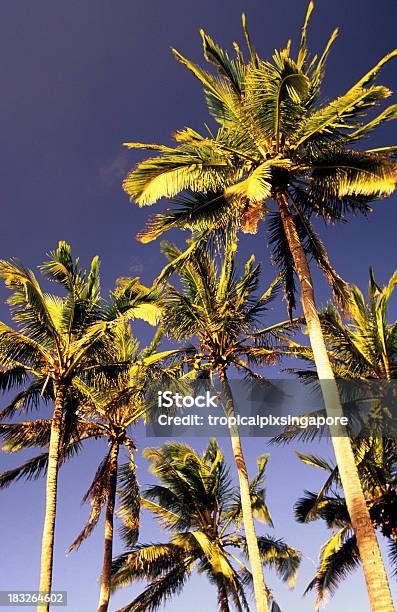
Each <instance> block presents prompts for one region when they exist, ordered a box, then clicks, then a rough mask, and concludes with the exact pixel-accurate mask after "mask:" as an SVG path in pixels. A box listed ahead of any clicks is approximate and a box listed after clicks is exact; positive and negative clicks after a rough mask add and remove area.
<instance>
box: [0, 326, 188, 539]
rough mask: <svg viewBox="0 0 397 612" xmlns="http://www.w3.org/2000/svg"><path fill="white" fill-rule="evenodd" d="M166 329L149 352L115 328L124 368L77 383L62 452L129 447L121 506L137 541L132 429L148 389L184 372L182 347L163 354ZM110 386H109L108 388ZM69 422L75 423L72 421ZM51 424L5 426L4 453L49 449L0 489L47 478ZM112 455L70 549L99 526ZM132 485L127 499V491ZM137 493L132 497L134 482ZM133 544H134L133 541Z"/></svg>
mask: <svg viewBox="0 0 397 612" xmlns="http://www.w3.org/2000/svg"><path fill="white" fill-rule="evenodd" d="M162 335H163V333H162V330H161V328H158V330H157V331H156V333H155V335H154V337H153V340H152V342H151V343H150V344H149V345H148V346H147V347H144V348H141V347H140V346H139V343H138V342H137V341H136V340H135V338H134V337H133V335H132V333H131V328H130V326H129V324H128V323H127V322H126V321H123V322H122V323H119V324H118V326H117V328H116V329H115V330H114V344H113V348H112V351H113V352H112V361H113V363H115V364H122V370H120V372H119V373H118V375H117V377H116V378H115V379H113V378H108V379H107V380H106V381H104V380H103V378H102V377H99V379H98V380H96V379H95V378H93V379H92V380H91V384H90V385H89V384H87V383H86V382H84V381H83V380H81V379H75V380H74V385H73V388H72V389H71V392H70V393H69V394H68V395H67V397H66V406H65V419H64V427H63V429H62V443H61V448H60V463H61V464H62V463H64V462H65V461H66V460H68V459H70V458H73V457H74V456H75V455H76V454H78V453H79V452H80V451H81V450H82V447H83V444H84V443H85V442H86V441H87V440H90V439H100V438H102V439H104V440H106V441H107V442H108V443H109V445H110V447H111V446H112V445H113V444H114V443H118V444H119V445H123V444H124V445H125V446H126V447H127V449H128V451H129V461H128V462H127V463H125V464H122V465H120V466H119V469H118V472H119V482H120V488H119V492H120V507H119V512H120V514H122V515H123V520H124V522H128V525H129V537H130V538H132V537H133V533H132V526H133V525H135V528H136V535H135V541H136V539H137V536H138V525H139V499H140V496H139V487H138V483H137V480H136V474H135V464H134V451H135V450H136V448H135V444H134V441H133V438H132V437H131V436H132V427H133V426H135V425H136V423H137V422H138V420H139V419H143V418H144V416H145V411H146V406H145V393H146V389H147V387H148V386H149V385H150V384H151V383H152V382H153V381H158V380H159V379H160V378H161V377H164V378H166V379H167V380H170V379H171V378H172V377H173V376H177V375H178V374H179V369H180V366H179V363H178V362H174V361H173V358H174V357H176V356H177V355H178V353H179V349H172V350H167V351H158V350H157V349H158V347H159V344H160V342H161V340H162ZM106 382H107V384H105V383H106ZM69 421H70V422H69ZM50 433H51V420H50V419H36V420H33V421H25V422H14V423H0V438H2V440H3V441H4V445H3V447H2V449H3V450H4V451H6V452H19V451H21V450H25V449H27V448H41V449H46V450H45V452H43V453H41V454H40V455H38V456H36V457H33V458H32V459H29V460H28V461H27V462H26V463H24V464H22V465H21V466H19V467H17V468H13V469H11V470H8V471H6V472H3V473H1V474H0V488H3V487H6V486H9V485H10V484H11V483H12V482H14V481H15V480H19V479H21V478H27V479H32V478H34V479H36V478H38V477H40V476H43V475H44V474H45V473H46V470H47V464H48V446H49V442H50ZM110 455H111V452H110V450H109V452H108V453H107V454H106V456H105V457H104V459H103V460H102V461H101V463H100V465H99V466H98V469H97V471H96V474H95V476H94V479H93V482H92V484H91V485H90V487H89V490H88V491H87V493H86V494H85V496H84V498H83V502H89V503H91V506H92V510H91V514H90V516H89V519H88V522H87V524H86V526H85V527H84V529H83V530H82V532H81V533H80V534H79V536H78V537H77V538H76V540H75V542H74V543H73V544H72V546H71V547H70V549H69V550H70V551H71V550H74V549H76V548H78V547H79V546H80V545H81V543H82V542H83V541H84V540H85V539H86V538H87V537H88V536H89V535H90V533H91V532H92V530H93V529H94V527H95V526H96V525H97V523H98V520H99V518H100V514H101V511H102V509H103V507H104V505H105V503H106V499H107V496H108V493H109V471H110V468H111V465H110ZM126 482H128V489H129V493H128V495H125V494H124V493H123V487H124V484H125V483H126ZM134 483H135V486H134V494H132V489H133V484H134ZM131 545H132V541H131Z"/></svg>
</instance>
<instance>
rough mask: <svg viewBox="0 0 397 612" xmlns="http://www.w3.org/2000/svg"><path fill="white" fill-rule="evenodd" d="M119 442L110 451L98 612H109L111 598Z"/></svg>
mask: <svg viewBox="0 0 397 612" xmlns="http://www.w3.org/2000/svg"><path fill="white" fill-rule="evenodd" d="M118 455H119V443H118V442H114V443H113V445H112V448H111V451H110V473H109V494H108V501H107V506H106V516H105V545H104V551H103V565H102V576H101V591H100V594H99V603H98V612H107V610H108V607H109V599H110V583H111V570H112V556H113V522H114V509H115V504H116V489H117V462H118Z"/></svg>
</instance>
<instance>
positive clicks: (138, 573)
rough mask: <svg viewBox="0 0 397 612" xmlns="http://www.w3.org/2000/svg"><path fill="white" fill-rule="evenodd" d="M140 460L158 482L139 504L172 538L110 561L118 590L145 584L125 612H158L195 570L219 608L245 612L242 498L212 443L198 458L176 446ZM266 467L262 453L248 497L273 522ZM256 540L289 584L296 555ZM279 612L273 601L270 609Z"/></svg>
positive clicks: (268, 561)
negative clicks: (214, 591) (212, 590)
mask: <svg viewBox="0 0 397 612" xmlns="http://www.w3.org/2000/svg"><path fill="white" fill-rule="evenodd" d="M145 455H146V457H147V458H148V459H149V461H150V464H151V468H152V471H153V473H154V474H155V475H156V476H157V478H158V479H159V480H160V484H155V485H153V486H151V487H149V488H148V489H147V490H146V491H145V492H144V494H143V498H144V499H143V500H142V504H143V506H144V507H145V508H146V509H148V510H150V511H151V512H152V513H153V514H154V515H155V517H156V518H157V519H158V521H159V522H160V524H161V526H162V527H163V528H164V529H165V530H166V531H167V532H168V533H169V534H170V540H169V542H167V543H161V544H144V545H138V546H136V547H135V548H133V549H132V550H129V551H127V552H125V553H123V554H122V555H120V556H119V557H118V558H116V560H115V561H114V563H113V575H114V577H113V584H114V587H115V588H118V587H121V586H125V585H128V584H130V583H131V581H133V580H137V579H146V580H148V581H149V582H150V583H149V586H148V587H147V588H146V589H145V591H144V592H143V593H142V594H141V595H139V596H138V597H137V598H136V599H135V600H134V601H133V602H132V603H131V604H129V605H128V606H125V607H124V608H123V609H122V610H123V612H127V611H128V610H135V611H136V612H138V611H139V610H142V611H143V610H157V609H158V608H159V607H160V606H161V605H162V604H163V603H164V602H165V601H166V600H167V599H168V598H169V597H171V596H172V595H174V594H175V593H177V592H179V591H180V590H181V589H182V588H183V586H184V584H185V582H186V581H187V580H188V578H189V576H190V575H191V574H192V572H193V570H194V569H196V570H198V571H199V572H200V573H202V574H204V575H206V576H207V578H208V579H209V580H210V582H211V583H213V584H214V585H215V586H216V587H217V590H218V602H219V606H220V610H222V611H226V610H229V609H230V608H229V603H231V604H232V605H234V606H235V608H236V609H237V610H249V604H248V601H247V593H246V587H247V585H249V584H250V582H251V580H252V577H251V574H250V572H249V570H248V569H247V567H246V565H245V562H244V559H245V557H246V542H245V537H244V535H243V534H242V532H241V525H240V524H241V503H240V497H239V494H238V491H237V490H236V488H235V487H234V486H233V483H232V480H231V478H230V476H229V470H228V468H227V465H226V463H225V460H224V457H223V454H222V452H221V450H220V448H219V447H218V445H217V443H216V441H215V440H212V441H211V442H210V444H209V446H208V448H207V449H206V451H205V452H204V453H203V455H202V456H200V455H198V454H197V453H196V452H195V451H193V450H192V449H191V448H190V447H189V446H187V445H186V444H182V443H177V442H168V443H166V444H165V445H164V446H163V447H161V448H160V449H154V448H153V449H146V450H145ZM266 463H267V456H264V457H262V458H261V459H260V460H259V461H258V474H257V476H256V477H255V479H254V480H253V481H252V483H251V495H252V506H253V509H254V512H256V513H257V514H258V516H259V517H260V518H262V520H264V521H265V522H266V523H267V524H268V525H271V524H272V523H271V518H270V514H269V511H268V509H267V506H266V502H265V497H264V488H263V477H264V471H265V467H266ZM258 543H259V547H260V551H261V555H262V560H263V563H266V564H268V565H269V566H270V567H273V568H274V569H275V570H276V572H277V573H278V574H279V576H280V577H281V578H282V579H283V580H285V581H287V582H288V583H289V584H290V585H292V584H293V582H294V578H295V574H296V571H297V568H298V566H299V562H300V553H298V552H297V551H296V550H295V549H293V548H291V547H289V546H287V545H286V544H285V543H284V542H283V541H282V540H276V539H274V538H272V537H270V536H267V537H260V538H259V539H258ZM278 609H279V608H278V606H277V605H276V604H275V603H274V607H273V610H274V611H275V610H278ZM119 612H121V610H120V611H119Z"/></svg>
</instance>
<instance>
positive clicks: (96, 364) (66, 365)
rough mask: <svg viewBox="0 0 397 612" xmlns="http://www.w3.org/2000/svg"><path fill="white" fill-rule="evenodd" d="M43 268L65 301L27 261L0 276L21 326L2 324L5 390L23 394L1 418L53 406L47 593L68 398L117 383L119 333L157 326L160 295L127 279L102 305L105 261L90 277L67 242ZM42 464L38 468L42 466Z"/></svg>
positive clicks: (0, 374)
mask: <svg viewBox="0 0 397 612" xmlns="http://www.w3.org/2000/svg"><path fill="white" fill-rule="evenodd" d="M40 269H41V272H42V273H43V275H44V277H45V278H46V279H47V280H49V281H52V282H55V283H57V285H58V286H59V288H60V289H61V290H62V293H63V294H64V295H63V297H60V296H59V295H54V294H45V293H43V290H42V288H41V287H40V284H39V282H38V280H37V278H36V276H35V275H34V273H33V272H32V271H31V270H29V269H27V268H25V267H24V265H23V264H22V263H21V262H20V261H18V260H11V261H0V277H1V278H3V280H4V281H5V284H6V286H7V288H9V289H10V290H11V291H12V294H11V297H10V298H9V299H8V303H9V305H10V310H11V313H12V318H13V320H14V321H15V323H16V329H13V328H12V327H10V326H8V325H6V324H5V323H0V366H1V368H0V388H1V389H2V390H8V389H12V388H19V389H20V390H19V392H18V393H17V394H16V396H15V397H14V399H13V400H12V401H11V403H10V404H9V405H8V406H7V407H6V408H5V410H3V412H2V413H1V418H2V419H3V418H4V417H6V416H7V417H12V416H13V415H14V414H15V412H16V411H17V410H21V409H24V410H28V409H29V408H31V407H38V406H39V403H40V397H41V396H42V395H46V397H47V398H50V399H52V400H53V403H54V410H53V415H52V419H51V427H50V441H49V449H48V458H47V459H46V460H45V461H46V462H47V482H46V506H45V520H44V527H43V536H42V555H41V572H40V591H41V592H43V593H49V592H50V591H51V585H52V568H53V552H54V530H55V517H56V500H57V487H58V469H59V462H60V460H63V456H62V455H61V454H60V450H61V445H62V440H63V436H64V432H63V430H64V428H65V427H66V426H67V425H68V424H69V423H71V422H72V421H73V418H74V417H73V414H66V409H67V408H68V407H69V406H75V403H74V402H71V401H68V396H69V395H70V393H71V390H72V388H73V386H74V385H75V384H76V382H77V381H78V380H79V378H81V379H85V380H86V381H88V382H89V381H90V380H93V379H94V378H96V379H97V380H98V381H99V380H101V379H102V380H106V379H109V378H111V377H115V376H116V377H117V376H118V374H119V373H120V371H122V368H123V364H119V363H116V362H115V361H114V354H113V347H114V336H115V334H114V330H115V329H116V328H117V325H118V324H119V322H120V321H121V320H122V319H123V317H132V316H134V315H135V314H137V315H138V316H142V317H145V318H146V319H149V320H151V321H154V317H155V312H156V308H157V307H156V294H155V293H151V292H149V291H147V290H144V288H143V287H142V285H140V283H139V282H138V281H137V279H133V280H131V281H129V282H128V281H124V282H123V283H122V284H121V285H120V287H119V288H118V289H117V290H116V291H115V292H113V294H112V295H111V301H110V302H109V303H108V304H107V303H105V302H103V300H102V298H101V295H100V278H99V261H98V258H97V257H96V258H94V259H93V261H92V263H91V267H90V270H89V272H88V273H87V272H86V271H84V270H82V269H81V268H80V267H79V263H78V260H76V261H74V260H73V257H72V253H71V249H70V246H69V245H68V244H67V243H65V242H60V243H59V245H58V248H57V250H56V251H54V252H51V253H50V259H49V261H47V262H45V263H44V264H43V265H42V266H41V268H40ZM146 306H147V308H145V307H146ZM157 312H158V308H157ZM43 461H44V460H43ZM35 465H36V468H37V465H38V464H37V463H36V464H35ZM27 469H28V470H29V469H30V468H27ZM33 469H35V468H33ZM23 472H24V470H22V473H23ZM25 473H26V469H25ZM48 609H49V604H48V603H43V604H41V605H39V610H41V611H47V610H48Z"/></svg>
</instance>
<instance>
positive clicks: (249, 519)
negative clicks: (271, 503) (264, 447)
mask: <svg viewBox="0 0 397 612" xmlns="http://www.w3.org/2000/svg"><path fill="white" fill-rule="evenodd" d="M218 375H219V380H220V382H221V385H222V391H223V395H224V398H225V402H226V413H227V416H234V415H235V412H234V401H233V394H232V390H231V388H230V384H229V381H228V378H227V376H226V372H225V370H224V369H223V368H221V367H220V368H218ZM230 437H231V441H232V449H233V455H234V460H235V462H236V466H237V473H238V479H239V483H240V496H241V511H242V515H243V523H244V531H245V537H246V541H247V548H248V558H249V561H250V565H251V570H252V578H253V583H254V592H255V602H256V610H257V612H268V611H269V607H268V603H267V602H268V597H267V589H266V586H265V580H264V576H263V567H262V561H261V558H260V554H259V547H258V540H257V537H256V532H255V523H254V517H253V514H252V507H251V495H250V487H249V479H248V472H247V466H246V464H245V459H244V454H243V449H242V446H241V440H240V434H239V431H238V427H233V428H231V430H230Z"/></svg>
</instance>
